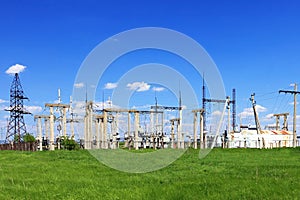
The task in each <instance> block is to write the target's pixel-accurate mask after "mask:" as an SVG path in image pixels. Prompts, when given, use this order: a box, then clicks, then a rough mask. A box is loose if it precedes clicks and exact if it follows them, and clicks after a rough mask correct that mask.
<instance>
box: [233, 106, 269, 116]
mask: <svg viewBox="0 0 300 200" xmlns="http://www.w3.org/2000/svg"><path fill="white" fill-rule="evenodd" d="M256 111H257V112H258V113H260V112H266V111H267V108H265V107H263V106H261V105H256ZM252 116H253V117H254V113H253V108H244V110H243V112H241V113H239V117H241V118H247V117H252Z"/></svg>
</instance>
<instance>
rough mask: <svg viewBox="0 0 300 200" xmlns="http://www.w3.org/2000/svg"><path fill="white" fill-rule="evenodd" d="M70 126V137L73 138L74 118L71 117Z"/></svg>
mask: <svg viewBox="0 0 300 200" xmlns="http://www.w3.org/2000/svg"><path fill="white" fill-rule="evenodd" d="M70 128H71V138H74V137H75V131H74V120H73V119H72V120H71V121H70Z"/></svg>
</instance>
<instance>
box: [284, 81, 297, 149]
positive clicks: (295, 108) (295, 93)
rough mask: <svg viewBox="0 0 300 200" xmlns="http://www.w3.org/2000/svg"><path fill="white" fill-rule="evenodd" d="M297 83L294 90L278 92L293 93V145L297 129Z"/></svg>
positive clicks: (295, 140)
mask: <svg viewBox="0 0 300 200" xmlns="http://www.w3.org/2000/svg"><path fill="white" fill-rule="evenodd" d="M297 90H298V89H297V84H296V83H295V84H294V91H291V90H279V93H285V94H287V93H288V94H293V95H294V117H293V147H296V146H297V133H296V132H297V130H296V128H297V127H296V126H297V125H296V122H297V121H296V120H297V119H296V117H297V116H296V115H297V94H300V92H299V91H297Z"/></svg>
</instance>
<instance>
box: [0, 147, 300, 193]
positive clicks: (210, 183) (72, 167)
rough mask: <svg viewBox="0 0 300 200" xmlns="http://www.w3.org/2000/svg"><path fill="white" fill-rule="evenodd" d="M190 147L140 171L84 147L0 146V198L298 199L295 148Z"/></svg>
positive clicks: (299, 169) (299, 165)
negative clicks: (112, 164) (110, 163)
mask: <svg viewBox="0 0 300 200" xmlns="http://www.w3.org/2000/svg"><path fill="white" fill-rule="evenodd" d="M198 153H199V150H193V149H189V150H187V151H186V153H185V154H184V155H183V156H182V157H181V158H180V159H178V160H176V161H175V162H174V163H172V164H171V165H169V166H168V167H166V168H164V169H162V170H159V171H155V172H150V173H145V174H129V173H124V172H120V171H116V170H114V169H111V168H109V167H106V166H105V165H103V164H101V163H99V162H98V161H97V160H96V159H95V158H94V157H93V156H91V154H90V153H89V152H88V151H85V150H78V151H68V150H58V151H52V152H50V151H44V152H20V151H0V199H300V148H283V149H262V150H260V149H213V150H212V151H211V153H210V154H209V155H208V156H206V157H205V158H204V159H198Z"/></svg>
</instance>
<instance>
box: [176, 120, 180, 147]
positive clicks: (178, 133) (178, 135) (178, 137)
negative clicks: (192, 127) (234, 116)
mask: <svg viewBox="0 0 300 200" xmlns="http://www.w3.org/2000/svg"><path fill="white" fill-rule="evenodd" d="M176 130H177V149H180V132H179V121H177V124H176Z"/></svg>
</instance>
